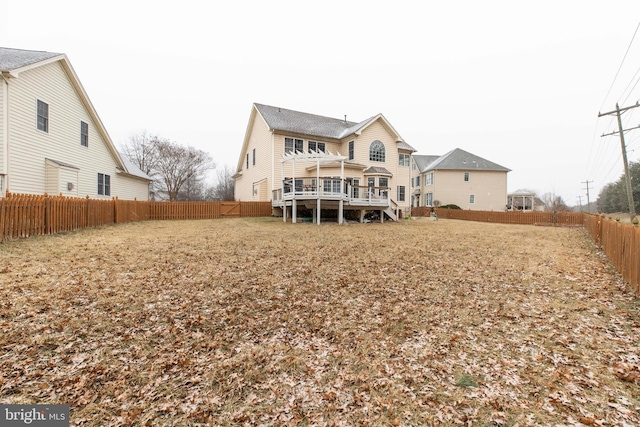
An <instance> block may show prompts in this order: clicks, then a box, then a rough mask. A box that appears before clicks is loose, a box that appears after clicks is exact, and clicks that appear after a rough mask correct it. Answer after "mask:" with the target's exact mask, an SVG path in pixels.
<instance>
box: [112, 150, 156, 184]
mask: <svg viewBox="0 0 640 427" xmlns="http://www.w3.org/2000/svg"><path fill="white" fill-rule="evenodd" d="M118 154H119V155H120V158H121V159H122V163H124V166H125V167H126V168H127V173H128V174H129V175H133V176H137V177H138V178H143V179H148V180H152V178H151V177H150V176H149V175H147V174H146V173H144V172H143V171H142V169H140V168H139V167H138V166H137V165H136V164H135V163H133V162H132V161H131V160H129V158H128V157H127V156H125V155H124V154H122V153H118Z"/></svg>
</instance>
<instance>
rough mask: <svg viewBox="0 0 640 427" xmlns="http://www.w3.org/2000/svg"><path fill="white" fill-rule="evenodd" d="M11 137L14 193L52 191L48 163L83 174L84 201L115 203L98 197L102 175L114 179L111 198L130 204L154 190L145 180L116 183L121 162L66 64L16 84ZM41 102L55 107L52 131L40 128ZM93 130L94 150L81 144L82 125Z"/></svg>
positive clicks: (26, 74) (79, 176)
mask: <svg viewBox="0 0 640 427" xmlns="http://www.w3.org/2000/svg"><path fill="white" fill-rule="evenodd" d="M9 90H10V98H9V110H10V111H11V114H10V116H9V127H10V129H11V133H10V145H11V147H10V150H9V156H10V157H9V164H10V188H9V189H10V191H11V192H14V193H24V194H42V193H45V192H46V191H47V190H48V189H50V188H48V187H47V185H46V182H47V180H46V178H45V174H46V171H45V159H52V160H56V161H62V162H65V163H68V164H71V165H73V166H75V167H77V168H79V170H78V172H77V183H76V186H75V188H74V190H73V191H72V192H68V190H66V188H67V185H66V181H65V182H64V185H63V184H60V183H58V188H60V186H63V187H64V191H63V193H69V194H71V193H73V194H74V195H77V196H79V197H85V196H89V197H92V198H111V197H110V196H100V195H98V194H97V174H98V173H99V172H100V173H104V174H107V175H110V176H111V177H112V178H111V179H112V181H111V195H112V196H115V195H119V196H120V197H121V198H129V197H130V196H131V195H133V194H136V195H140V196H141V197H140V198H142V199H143V200H146V199H147V198H148V184H147V183H146V181H143V180H132V179H127V178H123V179H120V178H115V177H116V175H117V173H118V170H117V164H118V163H117V161H116V159H114V157H113V155H112V153H111V151H110V150H109V149H108V144H109V142H108V141H106V140H105V139H104V138H103V137H102V136H101V134H100V132H98V130H97V129H98V128H97V125H96V123H95V122H94V120H93V119H92V117H91V115H90V114H89V112H88V110H87V108H86V107H85V105H84V104H83V102H82V100H81V98H80V96H79V94H78V93H77V92H76V90H75V88H74V86H73V85H72V83H71V81H70V80H69V77H68V75H67V73H66V72H65V70H64V68H63V65H62V64H61V62H59V61H58V62H54V63H51V64H47V65H43V66H41V67H38V68H34V69H31V70H29V71H25V72H23V73H21V74H20V75H19V77H18V78H16V79H12V80H11V82H10V86H9ZM37 100H41V101H43V102H46V103H47V104H48V105H49V131H48V132H43V131H40V130H38V129H37V127H36V103H37ZM81 121H83V122H85V123H87V124H88V125H89V144H88V147H84V146H82V145H81V144H80V122H81Z"/></svg>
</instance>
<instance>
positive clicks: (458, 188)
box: [412, 148, 510, 211]
mask: <svg viewBox="0 0 640 427" xmlns="http://www.w3.org/2000/svg"><path fill="white" fill-rule="evenodd" d="M412 170H413V173H414V177H413V183H412V186H413V191H412V200H413V206H439V205H440V206H441V205H457V206H458V207H460V208H462V209H469V210H480V211H504V210H505V209H506V207H507V173H509V172H510V169H508V168H505V167H504V166H500V165H498V164H496V163H493V162H490V161H489V160H486V159H483V158H482V157H479V156H476V155H475V154H471V153H469V152H467V151H464V150H461V149H459V148H456V149H455V150H451V151H449V152H448V153H446V154H444V155H442V156H428V155H414V156H413V166H412Z"/></svg>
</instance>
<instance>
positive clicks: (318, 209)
mask: <svg viewBox="0 0 640 427" xmlns="http://www.w3.org/2000/svg"><path fill="white" fill-rule="evenodd" d="M316 197H317V200H316V210H317V211H318V216H317V218H316V224H318V225H320V212H322V211H321V209H320V158H318V159H317V160H316Z"/></svg>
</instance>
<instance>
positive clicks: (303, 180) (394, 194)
mask: <svg viewBox="0 0 640 427" xmlns="http://www.w3.org/2000/svg"><path fill="white" fill-rule="evenodd" d="M413 152H415V149H414V148H413V147H411V146H410V145H409V144H407V143H406V142H405V141H404V140H403V139H402V137H401V136H400V135H399V133H398V132H397V131H396V130H395V129H394V128H393V126H391V124H390V123H389V121H388V120H387V119H386V118H385V117H384V116H383V115H382V114H377V115H375V116H372V117H370V118H368V119H366V120H363V121H361V122H351V121H347V120H346V118H345V119H337V118H331V117H325V116H319V115H316V114H310V113H304V112H300V111H294V110H289V109H286V108H280V107H274V106H269V105H264V104H253V106H252V108H251V114H250V117H249V124H248V125H247V130H246V133H245V138H244V142H243V145H242V149H241V151H240V157H239V159H238V164H237V168H236V171H235V174H234V176H233V178H234V180H235V198H236V200H242V201H271V202H272V206H273V208H274V213H275V214H276V215H279V214H282V215H283V216H284V218H285V219H286V218H287V216H288V215H289V214H290V215H291V218H292V220H293V221H295V220H296V212H297V211H298V210H300V211H307V212H312V215H313V217H315V219H316V220H317V222H318V223H319V222H320V212H321V211H337V212H338V215H337V217H338V221H339V222H340V221H342V218H343V216H344V215H343V211H351V212H349V213H348V214H350V215H351V216H354V214H356V215H355V216H357V215H358V214H359V215H360V219H361V220H362V219H363V218H364V215H365V213H367V212H369V213H371V212H375V213H376V214H378V213H379V214H378V215H379V217H380V219H381V220H384V217H385V215H386V216H387V217H389V218H391V219H398V217H399V216H400V215H401V213H402V212H404V213H409V212H410V209H411V200H410V188H411V186H410V185H411V162H410V159H411V155H412V154H413Z"/></svg>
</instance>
